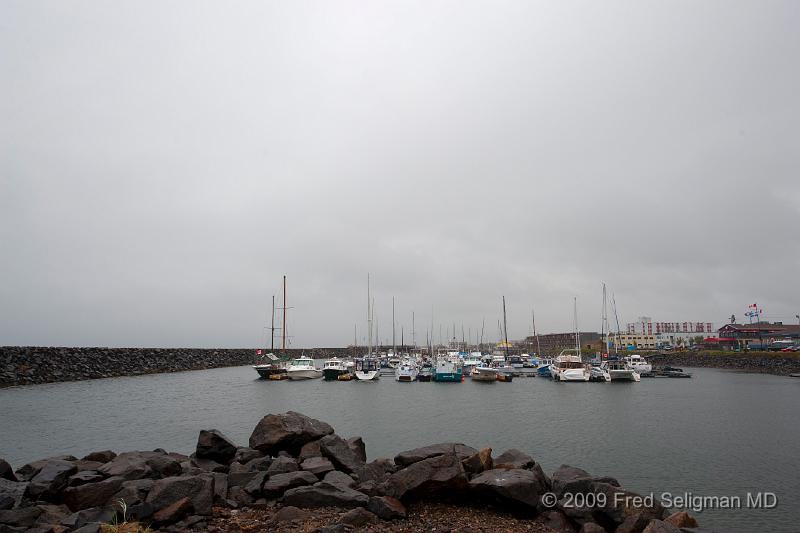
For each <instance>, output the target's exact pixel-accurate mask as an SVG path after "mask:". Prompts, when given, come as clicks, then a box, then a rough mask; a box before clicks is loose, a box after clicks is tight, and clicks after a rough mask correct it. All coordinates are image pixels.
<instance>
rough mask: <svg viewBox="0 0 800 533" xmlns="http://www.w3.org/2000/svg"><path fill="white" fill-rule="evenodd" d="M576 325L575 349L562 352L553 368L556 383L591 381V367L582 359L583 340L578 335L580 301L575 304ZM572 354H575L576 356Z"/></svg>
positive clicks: (575, 301) (576, 300)
mask: <svg viewBox="0 0 800 533" xmlns="http://www.w3.org/2000/svg"><path fill="white" fill-rule="evenodd" d="M573 315H574V323H575V348H573V349H568V350H561V353H560V354H558V356H557V357H556V360H555V362H554V363H553V366H552V368H551V373H552V375H553V379H554V380H555V381H589V378H590V377H591V370H590V365H588V364H586V363H584V362H583V359H582V358H581V340H580V333H578V299H577V298H575V300H574V303H573ZM570 352H575V353H574V354H572V353H570Z"/></svg>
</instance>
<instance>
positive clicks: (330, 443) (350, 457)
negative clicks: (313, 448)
mask: <svg viewBox="0 0 800 533" xmlns="http://www.w3.org/2000/svg"><path fill="white" fill-rule="evenodd" d="M319 448H320V450H321V451H322V455H323V456H324V457H327V458H328V459H330V460H331V462H332V463H333V464H334V465H335V466H336V468H337V469H338V470H343V471H344V472H348V473H350V472H355V471H356V470H357V469H358V468H360V467H362V466H364V461H362V460H361V458H360V457H359V456H358V455H357V454H356V452H354V451H353V450H352V449H351V448H350V446H349V445H348V443H347V441H346V440H344V439H343V438H341V437H340V436H339V435H336V434H335V433H334V434H332V435H326V436H325V437H323V438H322V439H321V440H320V442H319Z"/></svg>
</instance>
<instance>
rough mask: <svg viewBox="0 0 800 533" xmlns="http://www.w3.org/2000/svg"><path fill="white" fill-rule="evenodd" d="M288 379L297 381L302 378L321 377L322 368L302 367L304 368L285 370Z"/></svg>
mask: <svg viewBox="0 0 800 533" xmlns="http://www.w3.org/2000/svg"><path fill="white" fill-rule="evenodd" d="M287 374H288V376H289V379H291V380H293V381H299V380H302V379H318V378H321V377H322V370H317V369H304V370H289V371H288V372H287Z"/></svg>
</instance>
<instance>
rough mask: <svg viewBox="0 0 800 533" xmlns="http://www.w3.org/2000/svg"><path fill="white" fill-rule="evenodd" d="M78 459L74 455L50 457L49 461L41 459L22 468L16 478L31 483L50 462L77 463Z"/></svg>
mask: <svg viewBox="0 0 800 533" xmlns="http://www.w3.org/2000/svg"><path fill="white" fill-rule="evenodd" d="M77 460H78V459H77V458H76V457H75V456H73V455H58V456H56V457H48V458H47V459H39V460H38V461H33V462H32V463H28V464H26V465H24V466H21V467H19V468H18V469H17V471H16V476H17V479H18V480H19V481H30V480H31V479H33V477H34V476H35V475H36V474H38V473H39V471H40V470H41V469H42V468H43V467H44V466H45V465H46V464H47V463H49V462H50V461H67V462H75V461H77Z"/></svg>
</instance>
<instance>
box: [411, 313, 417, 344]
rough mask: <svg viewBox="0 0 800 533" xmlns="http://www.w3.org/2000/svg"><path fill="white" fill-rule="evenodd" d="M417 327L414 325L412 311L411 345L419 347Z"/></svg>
mask: <svg viewBox="0 0 800 533" xmlns="http://www.w3.org/2000/svg"><path fill="white" fill-rule="evenodd" d="M415 328H416V325H415V324H414V311H411V345H412V346H414V348H416V347H417V332H416V329H415Z"/></svg>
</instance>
